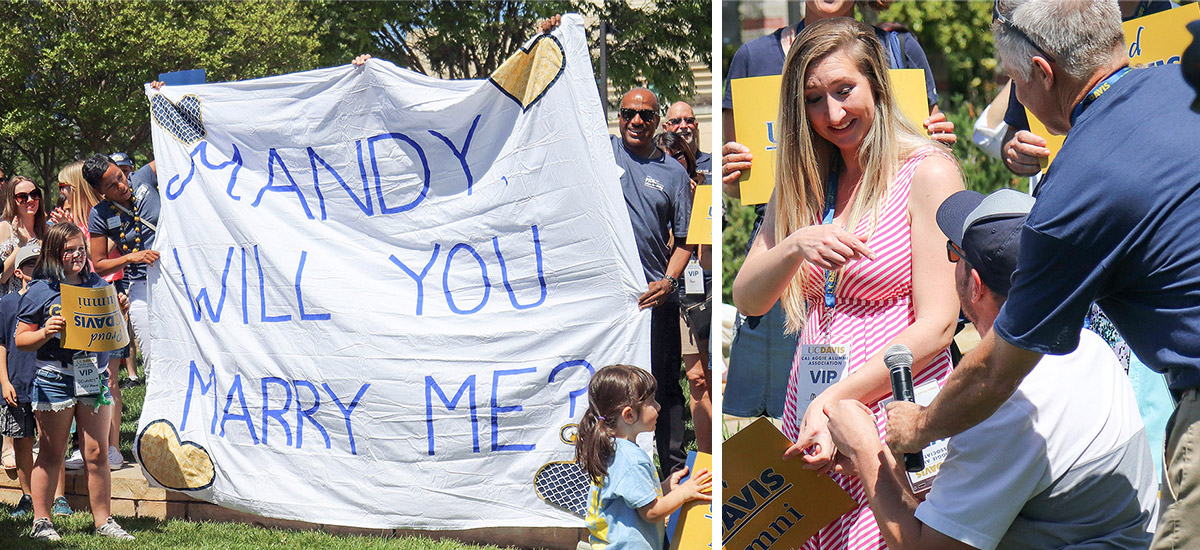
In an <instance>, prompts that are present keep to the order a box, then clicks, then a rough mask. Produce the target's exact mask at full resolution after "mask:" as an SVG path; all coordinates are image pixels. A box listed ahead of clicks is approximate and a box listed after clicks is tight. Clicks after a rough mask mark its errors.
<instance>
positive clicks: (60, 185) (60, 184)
mask: <svg viewBox="0 0 1200 550" xmlns="http://www.w3.org/2000/svg"><path fill="white" fill-rule="evenodd" d="M58 188H59V189H70V188H71V184H69V183H66V182H62V181H60V182H58Z"/></svg>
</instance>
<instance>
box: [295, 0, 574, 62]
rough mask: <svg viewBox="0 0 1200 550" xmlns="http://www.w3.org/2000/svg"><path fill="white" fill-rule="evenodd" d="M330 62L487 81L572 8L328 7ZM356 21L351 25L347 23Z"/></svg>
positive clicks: (324, 9) (558, 4)
mask: <svg viewBox="0 0 1200 550" xmlns="http://www.w3.org/2000/svg"><path fill="white" fill-rule="evenodd" d="M315 9H316V10H317V11H318V12H319V13H320V14H321V19H322V26H323V27H324V30H325V31H326V33H327V34H325V36H324V38H323V39H322V42H323V48H322V62H323V63H324V64H328V65H335V64H342V63H345V62H346V61H348V60H349V59H351V58H353V57H354V56H356V55H358V54H361V53H369V54H371V55H373V56H376V57H380V58H383V59H387V60H388V61H391V62H393V63H396V64H397V65H400V66H402V67H406V68H408V69H411V70H413V71H417V72H420V73H423V74H436V75H439V76H442V77H445V78H455V79H461V78H480V77H483V76H487V75H488V74H490V73H491V72H492V71H494V70H496V68H498V67H499V66H500V64H501V63H503V62H504V60H505V59H507V58H508V57H509V56H510V55H512V54H513V52H515V51H517V49H518V48H520V47H521V45H522V43H524V42H525V41H526V40H528V39H529V38H530V37H531V36H533V34H534V32H536V29H537V25H538V22H539V21H540V20H543V19H546V18H548V17H550V16H551V15H554V14H555V13H563V12H565V11H570V4H569V3H568V2H562V1H553V2H518V1H511V0H506V1H497V2H483V1H478V0H477V1H460V2H433V1H425V2H323V3H322V4H321V5H320V6H319V7H317V8H315ZM350 21H353V22H354V24H350V25H348V24H347V22H350Z"/></svg>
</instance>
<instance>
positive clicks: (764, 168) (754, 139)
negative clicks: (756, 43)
mask: <svg viewBox="0 0 1200 550" xmlns="http://www.w3.org/2000/svg"><path fill="white" fill-rule="evenodd" d="M888 73H889V74H890V75H891V77H892V89H893V90H894V91H895V93H896V98H897V101H898V102H899V104H900V111H901V112H902V113H904V114H905V115H907V116H908V118H909V120H911V121H912V122H913V124H916V125H917V127H918V128H922V127H923V126H924V122H925V119H926V118H928V117H929V97H928V95H926V91H925V74H924V72H923V71H922V70H921V69H891V70H889V71H888ZM782 83H783V77H782V76H780V75H774V76H755V77H751V78H735V79H733V80H731V81H730V82H729V85H730V89H731V91H732V93H733V113H734V115H733V126H734V132H736V134H737V141H738V143H741V144H742V145H745V146H746V147H747V148H749V149H750V154H752V155H754V158H753V161H752V162H753V165H754V168H752V169H750V170H743V171H742V176H741V182H740V185H741V197H742V204H747V205H749V204H765V203H766V202H767V201H768V200H770V198H771V193H772V192H773V191H774V190H775V146H776V145H775V142H776V140H777V138H778V135H779V134H778V132H779V130H778V128H777V126H776V120H778V117H779V87H780V86H781V85H782Z"/></svg>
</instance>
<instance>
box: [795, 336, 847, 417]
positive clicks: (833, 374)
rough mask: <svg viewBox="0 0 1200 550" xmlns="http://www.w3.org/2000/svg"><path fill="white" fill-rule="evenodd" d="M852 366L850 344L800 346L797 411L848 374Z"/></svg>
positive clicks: (806, 406) (802, 409)
mask: <svg viewBox="0 0 1200 550" xmlns="http://www.w3.org/2000/svg"><path fill="white" fill-rule="evenodd" d="M849 366H850V344H803V345H801V346H800V379H799V380H798V383H797V384H796V387H797V389H798V390H799V391H798V392H797V393H796V407H797V409H796V410H797V411H804V410H807V409H808V405H809V404H811V403H812V402H813V400H814V399H816V398H817V396H818V395H821V392H823V391H825V388H828V387H829V386H832V385H833V384H834V382H837V381H838V380H841V379H842V378H844V377H845V376H846V369H847V368H849Z"/></svg>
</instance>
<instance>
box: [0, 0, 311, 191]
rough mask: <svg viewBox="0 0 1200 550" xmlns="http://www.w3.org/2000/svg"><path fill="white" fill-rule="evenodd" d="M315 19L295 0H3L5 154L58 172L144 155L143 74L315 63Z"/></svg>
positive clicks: (215, 75) (1, 124) (41, 170)
mask: <svg viewBox="0 0 1200 550" xmlns="http://www.w3.org/2000/svg"><path fill="white" fill-rule="evenodd" d="M315 27H316V25H315V24H314V22H313V20H312V17H311V15H310V13H309V11H308V7H307V5H305V4H302V3H290V2H236V3H235V2H196V3H191V2H147V1H136V2H95V3H93V2H63V1H47V2H36V3H34V2H13V3H4V4H0V113H2V114H0V143H2V145H3V146H2V147H0V154H6V155H15V156H6V158H0V163H3V165H4V166H5V167H6V168H7V171H8V172H9V173H10V174H11V173H14V170H13V167H14V166H15V167H17V168H21V169H22V170H32V171H33V173H32V174H28V175H30V176H35V174H36V176H35V179H37V178H40V179H41V180H42V181H51V179H52V178H53V177H54V175H55V174H56V173H57V171H58V168H59V167H60V166H61V165H63V164H66V163H67V162H70V161H71V160H74V159H75V158H78V157H80V156H82V155H85V154H88V153H91V152H112V151H117V150H122V151H125V152H128V153H130V154H138V155H139V156H142V157H145V156H147V155H148V153H149V137H150V126H149V124H147V116H148V111H149V110H148V108H147V102H146V97H145V94H144V93H143V91H142V90H143V88H142V86H143V84H144V83H146V82H149V81H152V80H154V79H155V78H156V76H157V75H158V74H159V73H163V72H170V71H175V70H182V69H194V68H205V69H207V71H208V78H209V80H238V79H245V78H256V77H261V76H267V75H272V74H280V73H287V72H293V71H299V70H307V69H312V68H314V67H316V63H317V55H316V51H317V46H318V40H317V38H316V37H315V32H314V29H315Z"/></svg>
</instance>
